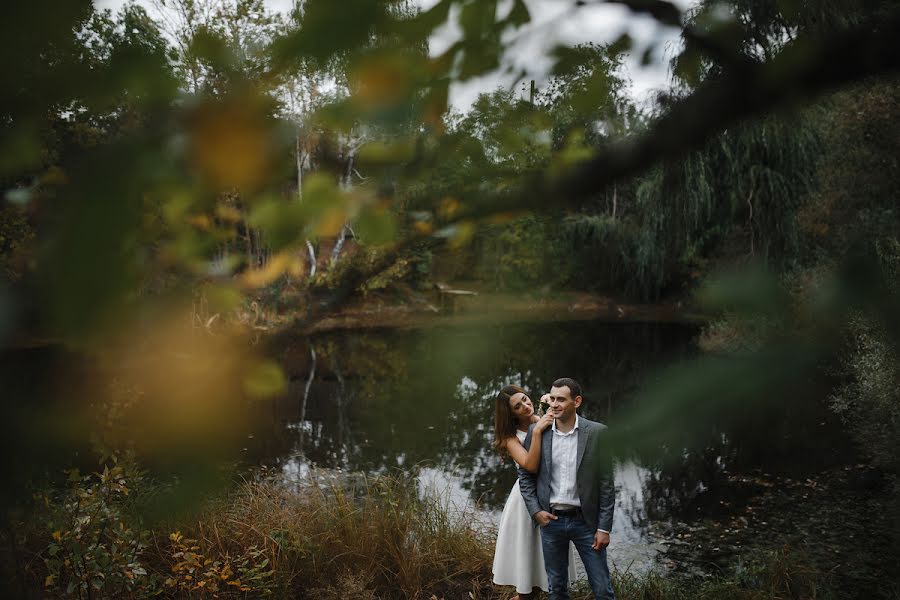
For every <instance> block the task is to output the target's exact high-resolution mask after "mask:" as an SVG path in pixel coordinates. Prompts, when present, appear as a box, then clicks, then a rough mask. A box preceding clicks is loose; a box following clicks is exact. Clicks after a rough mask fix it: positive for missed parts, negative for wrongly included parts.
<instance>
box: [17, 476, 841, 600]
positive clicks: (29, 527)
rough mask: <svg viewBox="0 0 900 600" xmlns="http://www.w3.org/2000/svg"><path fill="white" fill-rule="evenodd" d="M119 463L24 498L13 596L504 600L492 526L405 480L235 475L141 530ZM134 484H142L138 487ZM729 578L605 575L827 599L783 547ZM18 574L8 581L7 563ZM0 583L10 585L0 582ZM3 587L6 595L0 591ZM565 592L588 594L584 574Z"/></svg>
mask: <svg viewBox="0 0 900 600" xmlns="http://www.w3.org/2000/svg"><path fill="white" fill-rule="evenodd" d="M127 465H128V463H127V461H123V462H120V463H118V464H116V465H114V466H113V467H112V468H111V469H105V470H104V472H103V473H97V474H94V475H91V476H86V477H71V478H70V479H71V486H70V489H69V490H68V491H67V492H65V493H64V494H59V495H56V496H54V497H50V496H47V495H44V496H43V497H41V496H40V495H38V496H36V499H37V500H38V502H37V503H36V505H35V508H34V510H33V511H32V514H31V515H30V517H29V518H27V519H25V520H22V521H20V522H15V523H14V527H13V528H12V529H13V530H14V531H15V532H16V534H15V544H13V543H12V540H11V537H10V535H9V534H8V533H7V534H5V535H4V540H3V542H4V549H5V552H4V563H5V564H4V570H5V571H6V573H5V575H6V576H7V579H6V580H7V581H8V582H12V581H14V580H15V579H18V580H19V582H20V588H19V592H20V593H19V595H23V596H26V597H42V598H46V597H66V598H91V599H96V598H150V597H163V598H216V597H219V598H229V597H233V598H237V597H240V598H256V597H273V598H316V599H324V600H330V599H334V600H337V599H339V598H341V599H343V598H362V599H376V598H392V599H393V598H423V599H426V600H428V599H432V598H435V599H448V600H449V599H451V598H454V599H455V598H472V599H480V598H508V597H509V596H511V595H512V593H513V592H512V590H511V589H510V588H496V587H494V586H493V585H492V584H491V561H492V557H493V536H494V532H493V531H491V530H490V528H489V527H485V526H484V525H483V524H481V523H479V522H478V521H477V520H471V519H468V518H466V517H465V515H460V514H458V513H456V512H454V511H453V510H450V509H449V508H448V507H447V505H446V504H445V502H443V501H442V499H441V498H440V497H436V496H434V495H431V496H429V495H426V496H425V497H424V498H423V497H422V496H421V495H420V494H419V493H418V490H417V486H416V483H415V480H414V479H411V478H409V477H400V476H398V477H382V478H378V479H375V480H361V482H360V483H359V484H358V485H354V486H350V485H344V484H342V485H341V486H335V485H320V484H316V482H315V481H313V480H310V482H309V483H308V484H304V485H302V486H300V487H299V488H297V489H288V488H286V487H285V486H283V485H279V484H276V483H272V482H268V481H263V482H244V483H242V484H240V485H238V486H237V487H236V488H234V489H232V490H230V491H229V492H227V493H224V494H222V495H221V496H220V497H218V498H216V499H213V500H210V501H209V502H208V503H206V505H205V506H203V507H202V508H200V509H199V510H198V511H197V512H195V513H193V515H192V516H190V517H182V518H180V519H177V520H169V521H157V522H155V523H154V524H152V525H147V526H143V525H142V524H141V523H142V521H141V519H140V516H139V515H140V512H139V511H137V510H135V509H136V506H137V503H139V502H140V500H138V499H139V498H140V497H141V496H142V495H143V496H144V497H146V496H147V495H152V494H153V492H152V486H151V485H150V483H149V482H148V481H144V480H143V479H142V476H141V474H140V472H139V471H137V470H133V469H131V468H129V467H128V466H127ZM142 486H143V487H145V488H147V489H146V490H142V489H141V487H142ZM755 559H756V560H755V561H754V562H752V563H750V564H747V565H744V566H743V567H742V568H741V569H739V570H737V571H735V572H734V573H733V574H732V575H731V576H729V577H718V578H710V579H705V580H688V579H682V578H671V577H666V576H664V575H657V574H652V575H647V576H637V575H633V574H627V573H626V574H622V573H617V574H615V578H614V586H615V588H616V592H617V597H618V598H619V599H620V600H638V599H640V600H687V599H689V598H692V599H693V598H697V599H701V600H704V599H710V600H711V599H713V598H739V599H743V600H762V599H789V598H795V599H801V598H809V599H813V598H829V597H831V595H830V594H829V593H828V592H827V589H826V587H827V586H825V583H826V579H825V578H824V577H823V575H822V574H821V573H818V572H816V571H814V570H812V569H810V568H808V567H805V566H804V565H803V564H802V563H800V562H798V561H797V560H796V557H794V556H793V555H792V554H791V553H790V552H787V551H778V552H774V553H771V554H769V555H766V556H757V557H755ZM13 569H19V570H18V572H17V573H15V577H10V576H12V575H13V574H12V573H11V572H10V571H11V570H13ZM10 589H12V588H10ZM10 595H13V594H10ZM574 597H575V598H589V597H590V594H589V592H588V591H587V590H586V588H585V587H584V585H583V583H582V584H581V585H580V586H579V587H578V589H577V591H576V594H575V595H574Z"/></svg>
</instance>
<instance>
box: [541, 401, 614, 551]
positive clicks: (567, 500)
mask: <svg viewBox="0 0 900 600" xmlns="http://www.w3.org/2000/svg"><path fill="white" fill-rule="evenodd" d="M577 432H578V415H577V414H576V415H575V427H573V428H572V431H569V432H567V433H562V432H561V431H557V430H556V420H555V419H554V421H553V447H552V449H551V451H550V461H551V463H552V466H553V470H552V471H551V473H550V508H560V509H563V510H565V509H567V508H575V507H579V508H580V507H581V498H579V497H578V488H577V487H576V486H575V481H576V471H577V468H578V435H577ZM597 531H602V532H603V533H609V532H608V531H606V530H605V529H597Z"/></svg>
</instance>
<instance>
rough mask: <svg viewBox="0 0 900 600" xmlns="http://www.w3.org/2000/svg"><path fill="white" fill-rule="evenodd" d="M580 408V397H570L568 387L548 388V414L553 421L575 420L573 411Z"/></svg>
mask: <svg viewBox="0 0 900 600" xmlns="http://www.w3.org/2000/svg"><path fill="white" fill-rule="evenodd" d="M579 406H581V396H576V397H574V398H573V397H572V390H570V389H569V386H567V385H564V386H562V387H551V388H550V408H549V409H548V412H549V413H550V414H551V415H553V418H554V419H562V420H563V421H569V420H571V419H574V418H575V411H576V410H577V409H578V407H579Z"/></svg>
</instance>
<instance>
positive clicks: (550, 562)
mask: <svg viewBox="0 0 900 600" xmlns="http://www.w3.org/2000/svg"><path fill="white" fill-rule="evenodd" d="M541 401H542V402H543V401H547V402H548V403H549V405H550V408H549V409H548V413H549V414H551V415H552V416H553V417H554V422H553V426H552V428H551V429H550V430H549V431H545V432H544V435H543V443H542V447H541V464H540V468H539V470H538V473H537V474H536V475H535V474H532V473H529V472H528V471H526V470H525V469H522V468H520V469H519V487H520V488H521V490H522V496H523V497H524V498H525V506H527V507H528V512H529V513H531V515H532V517H533V518H534V520H535V522H536V523H537V524H538V525H540V527H541V546H542V547H543V550H544V565H545V567H546V569H547V579H548V583H549V584H550V598H551V599H565V598H569V589H568V588H569V580H568V574H567V570H568V566H569V553H568V549H569V542H572V543H574V544H575V549H576V550H577V551H578V554H579V556H581V561H582V562H583V563H584V568H585V571H586V572H587V577H588V583H590V586H591V590H593V592H594V597H595V598H598V599H600V598H602V599H604V600H614V599H615V595H614V594H613V589H612V584H611V583H610V580H609V566H608V565H607V562H606V547H607V546H608V545H609V532H610V531H612V523H613V508H614V506H615V499H616V491H615V487H614V486H613V473H612V460H611V455H610V453H609V451H608V447H607V446H606V445H605V443H604V442H605V441H606V440H605V431H606V426H605V425H602V424H600V423H595V422H594V421H588V420H587V419H583V418H581V417H579V416H578V414H577V412H576V411H577V410H578V407H580V406H581V402H582V397H581V386H580V385H578V382H576V381H575V380H573V379H569V378H567V377H566V378H562V379H557V380H556V381H554V382H553V386H552V387H551V388H550V393H549V394H546V395H545V396H544V397H543V398H541ZM532 427H534V426H533V425H532ZM524 445H525V448H526V449H528V448H529V447H530V446H531V429H529V431H528V435H527V436H526V437H525V442H524Z"/></svg>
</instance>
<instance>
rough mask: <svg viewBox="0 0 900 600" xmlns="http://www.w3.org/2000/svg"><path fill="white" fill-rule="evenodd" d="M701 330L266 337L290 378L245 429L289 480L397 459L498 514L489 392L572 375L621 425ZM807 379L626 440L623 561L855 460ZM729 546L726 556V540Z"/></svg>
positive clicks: (618, 530)
mask: <svg viewBox="0 0 900 600" xmlns="http://www.w3.org/2000/svg"><path fill="white" fill-rule="evenodd" d="M697 334H698V330H697V328H696V327H694V326H686V325H678V324H671V323H669V324H653V323H604V322H583V321H582V322H566V323H539V324H514V325H510V324H493V325H491V324H488V325H479V326H460V327H439V328H431V329H418V330H408V331H403V330H392V331H386V330H383V331H374V332H373V331H369V332H364V333H340V334H329V335H323V336H318V337H315V338H313V339H309V340H306V339H298V340H296V341H294V342H292V343H289V344H287V345H285V346H282V347H279V348H275V349H273V350H272V354H273V355H274V356H275V357H276V358H277V360H278V361H279V362H280V363H281V365H282V366H283V368H284V370H285V371H286V373H287V374H288V376H289V381H290V383H289V388H288V390H287V393H286V394H284V395H283V396H282V397H280V398H279V399H278V400H277V401H276V402H275V403H274V404H271V405H267V407H266V409H265V411H264V412H265V414H263V415H261V416H260V418H259V419H257V421H256V425H255V427H254V430H253V431H251V432H249V433H248V438H247V443H246V448H245V450H244V455H245V460H246V462H248V463H250V464H253V465H257V464H261V465H268V466H271V467H274V468H275V469H276V470H278V471H279V472H280V473H281V474H282V475H283V477H285V478H286V479H297V478H302V477H305V476H306V475H307V474H308V473H309V472H310V470H311V469H313V468H315V469H319V470H328V471H338V470H339V471H341V472H363V473H366V474H381V473H387V472H391V471H393V470H396V469H400V470H403V471H405V472H412V473H413V474H415V475H416V476H417V477H418V479H419V485H420V488H421V489H423V490H424V489H426V488H431V489H434V490H436V491H437V492H438V493H441V494H443V495H444V496H445V497H446V498H447V501H448V502H449V503H450V504H451V505H452V506H454V507H455V508H456V509H458V510H461V511H469V512H472V513H475V514H477V516H478V518H480V519H483V520H485V521H487V522H488V523H490V522H495V521H496V519H497V518H498V517H499V514H500V511H501V509H502V507H503V504H504V502H505V500H506V497H507V495H508V493H509V490H510V488H511V486H512V484H513V482H514V480H515V472H514V468H513V465H512V463H510V462H509V461H506V462H503V461H501V460H500V458H499V457H498V456H497V455H496V454H495V453H494V452H493V451H492V450H491V440H492V437H493V432H492V420H493V410H494V409H493V402H494V400H493V399H494V397H495V395H496V393H497V391H498V390H499V389H500V388H501V387H502V386H503V385H506V384H508V383H518V384H521V385H523V386H524V387H525V388H526V389H527V390H529V392H530V393H531V395H532V397H533V398H537V397H539V396H540V394H541V393H542V392H543V391H546V390H547V389H548V387H549V384H550V383H551V382H552V381H553V380H554V379H556V378H558V377H563V376H566V377H572V378H574V379H576V380H578V381H579V382H580V383H581V384H582V386H583V388H584V395H585V402H584V404H583V405H582V408H581V410H580V413H581V414H582V415H583V416H585V417H587V418H590V419H593V420H597V421H600V422H603V423H606V424H607V425H609V427H610V428H611V430H614V429H615V428H617V427H625V426H626V425H625V424H624V423H622V422H620V420H619V419H620V418H621V417H620V415H623V414H626V413H628V412H629V411H631V409H634V408H635V402H636V398H637V392H638V391H639V390H640V389H641V386H642V385H643V384H644V383H646V382H648V381H650V380H652V379H653V378H654V377H656V373H658V372H659V370H660V369H662V368H664V367H666V366H668V365H671V364H673V363H677V362H680V361H685V360H689V359H690V358H691V357H693V356H694V355H695V354H696V353H697V350H696V347H695V338H696V335H697ZM813 392H814V391H812V392H811V393H810V394H809V396H810V398H804V397H799V396H798V397H797V398H796V401H795V402H792V403H790V404H789V405H784V404H774V405H773V404H771V403H768V404H765V408H764V409H760V411H759V412H758V413H751V414H752V416H751V417H750V418H744V419H742V420H741V422H740V423H739V425H736V424H735V423H730V424H729V423H723V424H717V423H715V422H713V423H710V424H707V425H705V426H706V427H709V428H710V431H708V432H706V433H707V435H705V436H704V440H705V442H704V444H703V445H702V446H699V447H687V446H685V447H679V448H667V449H666V450H665V451H662V452H650V453H648V452H637V451H635V452H629V451H622V452H620V453H619V455H618V456H617V457H616V488H617V498H616V513H615V524H614V532H613V544H612V545H611V547H610V551H609V556H610V560H611V562H612V563H613V564H614V565H615V567H617V568H618V569H620V570H628V569H630V570H632V571H636V572H646V571H648V570H651V569H654V568H657V567H659V566H661V565H663V564H668V565H669V566H671V565H672V564H674V563H673V561H672V560H671V559H670V558H668V559H667V556H668V557H671V556H672V555H673V554H672V553H673V552H676V554H677V551H678V550H679V549H683V546H684V545H685V542H684V540H685V539H687V538H685V537H684V536H688V537H690V535H691V534H690V533H688V529H690V527H691V525H690V524H691V523H692V522H694V521H696V520H698V519H700V518H708V517H710V516H720V517H721V518H722V519H723V520H724V519H726V518H728V517H730V516H734V515H733V513H734V509H735V508H736V507H741V506H743V505H746V504H747V503H748V502H749V496H751V495H753V494H755V493H756V491H757V488H756V487H753V486H752V485H750V486H749V487H748V485H747V480H748V477H749V475H752V474H758V475H759V476H758V478H757V479H759V480H764V479H765V478H766V477H769V478H772V477H785V478H787V479H788V480H790V481H793V479H791V478H796V477H801V479H802V477H806V476H807V475H808V474H810V473H814V472H818V471H820V470H821V469H823V468H828V467H829V466H833V465H839V464H843V462H846V460H847V457H848V456H849V455H848V442H847V440H846V438H845V436H844V435H843V434H842V433H841V430H840V428H839V427H838V426H837V425H836V424H835V423H833V419H829V418H827V415H825V414H824V411H823V410H822V408H821V406H820V403H819V402H816V401H814V399H812V396H814V395H815V394H814V393H813ZM644 446H646V444H645V445H644ZM842 461H843V462H842ZM748 474H749V475H748ZM759 485H760V486H763V487H765V485H768V484H767V483H765V482H762V483H760V484H759ZM748 490H749V491H748ZM744 526H745V527H746V524H745V525H744ZM685 527H687V528H688V529H685ZM698 537H699V536H698ZM736 543H740V542H736ZM688 545H689V546H691V548H692V551H691V552H690V553H689V554H690V555H691V556H692V557H693V558H689V557H688V555H687V554H685V553H684V552H682V553H681V554H679V555H678V556H679V560H678V563H679V564H684V562H685V560H696V556H697V554H698V552H701V553H702V550H706V549H700V550H698V551H694V549H693V544H688ZM719 545H720V546H723V548H719V547H715V551H716V552H722V554H723V556H725V555H726V554H727V553H726V552H725V551H724V546H725V542H722V543H720V544H719ZM708 550H709V551H712V550H713V548H712V544H711V547H710V548H708Z"/></svg>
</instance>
